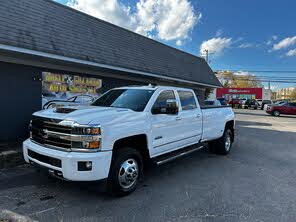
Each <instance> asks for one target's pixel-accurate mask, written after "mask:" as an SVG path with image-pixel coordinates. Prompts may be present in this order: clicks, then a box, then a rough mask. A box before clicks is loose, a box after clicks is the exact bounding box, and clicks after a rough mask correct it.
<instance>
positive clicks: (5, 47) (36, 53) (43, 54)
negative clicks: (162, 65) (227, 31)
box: [0, 44, 221, 88]
mask: <svg viewBox="0 0 296 222" xmlns="http://www.w3.org/2000/svg"><path fill="white" fill-rule="evenodd" d="M0 50H6V51H10V52H15V53H22V54H27V55H34V56H40V57H43V58H49V59H56V60H60V61H66V62H72V63H77V64H81V65H89V66H93V67H99V68H104V69H110V70H116V71H121V72H127V73H133V74H138V75H142V76H148V77H154V78H160V79H165V80H171V81H178V82H183V83H187V84H193V85H199V86H205V87H212V88H221V86H218V85H211V84H206V83H200V82H194V81H190V80H185V79H178V78H174V77H169V76H163V75H160V74H155V73H149V72H143V71H138V70H134V69H129V68H124V67H118V66H112V65H106V64H101V63H97V62H91V61H86V60H82V59H76V58H71V57H66V56H61V55H56V54H51V53H47V52H41V51H36V50H31V49H25V48H20V47H16V46H10V45H4V44H0Z"/></svg>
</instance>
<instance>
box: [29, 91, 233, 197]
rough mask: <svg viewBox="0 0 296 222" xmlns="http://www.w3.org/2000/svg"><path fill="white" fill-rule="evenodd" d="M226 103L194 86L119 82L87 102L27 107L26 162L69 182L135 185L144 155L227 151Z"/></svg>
mask: <svg viewBox="0 0 296 222" xmlns="http://www.w3.org/2000/svg"><path fill="white" fill-rule="evenodd" d="M234 128H235V122H234V113H233V111H232V109H231V108H230V107H227V106H225V107H222V106H221V107H206V108H203V107H200V105H199V103H198V100H197V98H196V96H195V94H194V91H193V90H191V89H186V88H176V87H165V86H150V85H149V86H142V87H122V88H116V89H112V90H110V91H108V92H107V93H105V94H104V95H102V96H101V97H99V98H98V99H97V100H96V101H94V103H92V104H91V105H90V106H77V107H57V108H56V109H47V110H42V111H39V112H36V113H34V114H33V117H32V121H31V134H30V138H29V139H27V140H26V141H25V142H24V143H23V151H24V158H25V160H26V162H28V163H31V164H33V165H37V166H41V167H43V168H46V169H48V172H49V173H50V174H51V175H53V176H55V177H58V178H61V179H64V180H70V181H96V180H101V179H107V182H108V189H109V191H110V192H111V193H112V194H116V195H126V194H129V193H131V192H133V191H134V190H135V189H136V187H137V184H138V183H139V181H140V179H141V178H142V175H143V166H144V165H145V164H146V163H147V161H148V160H150V161H154V162H155V163H157V164H163V163H166V162H168V161H171V160H173V159H176V158H177V157H180V156H184V155H185V154H189V153H191V152H193V151H196V150H199V149H201V148H202V147H204V145H205V144H206V143H208V142H210V145H211V146H210V150H211V151H213V152H215V153H219V154H224V155H226V154H228V153H229V151H230V149H231V147H232V143H233V140H234Z"/></svg>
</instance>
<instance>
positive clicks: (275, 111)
mask: <svg viewBox="0 0 296 222" xmlns="http://www.w3.org/2000/svg"><path fill="white" fill-rule="evenodd" d="M271 115H273V116H276V117H278V116H280V115H281V112H280V111H278V110H274V111H272V113H271Z"/></svg>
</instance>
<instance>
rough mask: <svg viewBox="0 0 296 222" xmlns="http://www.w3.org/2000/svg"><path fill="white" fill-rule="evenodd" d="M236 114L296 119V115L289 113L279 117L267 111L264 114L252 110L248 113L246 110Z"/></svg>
mask: <svg viewBox="0 0 296 222" xmlns="http://www.w3.org/2000/svg"><path fill="white" fill-rule="evenodd" d="M235 114H239V115H247V116H249V115H250V116H269V117H273V118H291V119H296V116H289V115H283V114H281V115H280V116H279V117H275V116H271V115H269V114H267V113H265V114H262V113H251V112H248V113H244V112H237V111H235Z"/></svg>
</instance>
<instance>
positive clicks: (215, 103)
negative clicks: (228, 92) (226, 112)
mask: <svg viewBox="0 0 296 222" xmlns="http://www.w3.org/2000/svg"><path fill="white" fill-rule="evenodd" d="M205 106H221V102H220V101H219V100H218V99H215V100H205Z"/></svg>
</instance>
